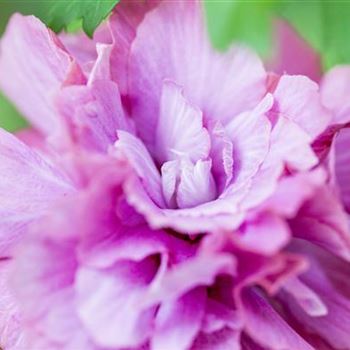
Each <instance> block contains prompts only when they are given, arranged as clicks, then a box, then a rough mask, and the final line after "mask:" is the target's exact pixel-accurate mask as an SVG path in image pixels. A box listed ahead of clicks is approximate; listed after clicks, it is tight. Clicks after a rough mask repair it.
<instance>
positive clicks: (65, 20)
mask: <svg viewBox="0 0 350 350" xmlns="http://www.w3.org/2000/svg"><path fill="white" fill-rule="evenodd" d="M118 2H119V0H70V1H68V0H47V1H46V2H45V3H43V7H42V9H41V11H40V13H38V16H39V17H40V18H41V19H42V20H43V21H44V22H45V23H46V24H47V25H48V26H49V27H50V28H51V29H53V30H54V31H55V32H60V31H61V30H62V29H67V28H71V27H72V23H73V27H74V28H75V29H76V24H78V25H79V23H80V21H82V27H83V29H84V31H85V33H86V34H87V35H89V36H90V37H91V36H92V35H93V33H94V31H95V29H96V27H97V26H98V25H99V24H100V23H101V22H102V21H103V19H105V18H106V17H107V16H108V15H109V13H110V12H111V11H112V10H113V8H114V6H115V5H116V4H117V3H118Z"/></svg>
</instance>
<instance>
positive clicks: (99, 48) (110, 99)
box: [0, 0, 350, 350]
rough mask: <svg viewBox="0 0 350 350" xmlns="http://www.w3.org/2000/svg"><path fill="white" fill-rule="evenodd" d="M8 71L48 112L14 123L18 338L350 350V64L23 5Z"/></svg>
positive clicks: (6, 153)
mask: <svg viewBox="0 0 350 350" xmlns="http://www.w3.org/2000/svg"><path fill="white" fill-rule="evenodd" d="M286 30H288V28H287V29H286ZM300 50H301V51H300V55H303V53H304V51H303V48H300ZM305 73H306V74H307V72H305ZM312 74H313V73H312ZM310 75H311V73H310ZM0 76H1V82H0V85H1V88H2V89H3V91H4V92H5V93H6V94H7V96H8V97H9V98H11V99H12V101H14V103H16V105H17V107H18V108H19V110H20V111H21V112H22V113H23V114H24V115H25V116H26V117H27V119H28V121H29V122H30V123H31V125H32V128H30V129H27V130H24V131H21V132H19V133H18V134H17V135H11V134H9V133H8V132H6V131H4V130H1V131H0V172H1V180H0V199H1V201H0V218H1V219H0V254H1V256H0V288H1V297H0V311H1V314H0V346H1V347H4V348H5V349H24V348H26V349H38V350H39V349H45V350H46V349H50V350H51V349H52V350H55V349H57V350H58V349H59V350H62V349H67V350H82V349H84V350H88V349H91V350H98V349H113V350H126V349H128V350H129V349H130V350H131V349H133V350H141V349H144V350H146V349H151V350H196V349H197V350H199V349H200V350H206V349H207V350H215V349H217V350H219V349H220V350H224V349H227V350H233V349H245V350H249V349H273V350H282V349H283V350H286V349H290V350H295V349H298V350H304V349H337V350H343V349H344V350H345V349H348V348H349V347H350V337H349V334H350V323H349V322H346V320H349V319H350V288H349V284H348V283H347V281H348V280H349V278H350V270H349V259H350V233H349V226H348V222H349V216H348V213H347V210H349V206H350V190H349V185H348V184H349V181H348V180H349V164H350V163H349V160H350V153H349V150H348V148H349V147H348V146H349V143H350V134H349V133H348V131H347V129H346V126H347V123H348V122H349V120H350V109H349V108H348V103H347V102H346V101H347V99H348V95H347V93H350V91H349V89H348V86H350V84H349V81H350V69H349V68H347V67H340V68H336V69H334V70H333V71H332V72H330V73H329V74H328V75H327V76H326V77H325V78H324V79H323V80H322V82H321V88H319V86H318V84H316V83H315V82H314V81H312V80H311V79H309V78H307V77H306V76H301V75H294V76H293V75H287V74H280V75H279V74H274V73H268V72H266V70H265V68H264V66H263V64H262V62H261V61H260V59H259V58H258V57H257V56H256V55H255V54H254V53H253V52H251V51H250V50H248V49H246V48H244V47H234V48H232V49H231V50H229V51H228V52H227V53H218V52H216V51H215V50H213V49H212V47H211V46H210V43H209V40H208V37H207V33H206V26H205V23H204V21H203V14H202V4H201V2H198V1H192V0H189V1H188V0H186V1H142V2H141V1H140V2H129V1H121V3H120V4H119V5H118V6H117V7H116V9H115V11H114V13H113V14H112V16H111V17H110V18H109V20H108V23H106V24H103V25H102V26H101V27H100V28H99V29H98V30H97V32H96V34H95V36H94V39H88V38H86V37H85V36H83V35H60V36H58V37H57V36H56V35H55V34H53V33H52V32H51V31H50V30H48V29H47V28H46V27H45V26H44V25H43V24H42V23H41V22H40V21H39V20H37V19H36V18H34V17H23V16H21V15H14V16H13V18H12V19H11V21H10V23H9V25H8V28H7V31H6V33H5V35H4V37H3V39H2V42H1V52H0Z"/></svg>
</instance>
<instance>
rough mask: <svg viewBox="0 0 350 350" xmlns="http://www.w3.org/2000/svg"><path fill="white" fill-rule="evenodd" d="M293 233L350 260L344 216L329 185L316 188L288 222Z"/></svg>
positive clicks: (347, 230) (348, 239)
mask: <svg viewBox="0 0 350 350" xmlns="http://www.w3.org/2000/svg"><path fill="white" fill-rule="evenodd" d="M290 225H291V228H292V231H293V235H294V236H295V237H298V238H302V239H305V240H307V241H309V242H312V243H314V244H316V245H319V246H321V247H323V248H324V249H326V250H328V251H330V252H332V253H333V254H335V255H338V256H340V257H342V258H344V259H346V260H350V233H349V223H348V218H347V216H346V214H345V212H344V210H343V208H342V207H341V205H340V203H339V201H338V199H337V198H336V197H335V196H334V194H333V193H332V192H331V191H330V189H329V188H327V187H323V188H320V189H319V190H318V191H317V192H316V194H315V196H314V197H312V198H311V199H310V200H308V201H307V202H305V204H304V205H303V207H302V208H301V209H300V212H299V213H298V215H297V216H296V218H295V219H293V220H291V222H290Z"/></svg>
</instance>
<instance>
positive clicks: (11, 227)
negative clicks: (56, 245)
mask: <svg viewBox="0 0 350 350" xmlns="http://www.w3.org/2000/svg"><path fill="white" fill-rule="evenodd" d="M0 173H1V179H0V216H1V221H0V232H1V238H0V252H1V253H0V254H6V253H8V249H9V248H10V246H11V245H13V244H14V243H15V242H16V241H17V240H18V239H19V238H20V237H21V235H22V234H23V233H24V232H25V230H26V227H27V225H28V224H29V223H30V222H33V221H35V220H37V219H38V218H40V216H42V215H43V214H44V213H45V212H46V210H47V209H48V207H50V206H51V205H52V204H53V203H54V201H55V200H57V199H59V198H61V197H63V196H65V195H67V194H69V193H70V192H72V191H73V186H72V184H71V183H70V181H69V180H68V179H67V178H66V177H65V176H64V175H63V174H62V173H61V172H60V171H59V170H58V169H57V168H56V167H55V166H51V165H49V163H47V162H46V161H45V160H44V159H43V158H41V157H40V156H39V155H38V154H37V153H35V152H34V151H32V150H31V149H30V148H28V147H27V146H26V145H25V144H23V143H22V142H20V141H19V140H18V139H16V137H14V136H12V135H11V134H9V133H7V132H6V131H4V130H2V131H1V130H0Z"/></svg>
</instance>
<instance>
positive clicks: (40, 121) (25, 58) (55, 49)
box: [0, 14, 83, 134]
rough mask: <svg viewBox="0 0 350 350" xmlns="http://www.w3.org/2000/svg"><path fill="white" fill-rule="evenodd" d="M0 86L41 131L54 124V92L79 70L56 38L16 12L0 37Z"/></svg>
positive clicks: (49, 129)
mask: <svg viewBox="0 0 350 350" xmlns="http://www.w3.org/2000/svg"><path fill="white" fill-rule="evenodd" d="M0 75H1V83H0V85H1V87H2V89H3V90H4V92H5V93H6V94H7V95H8V97H9V98H10V99H11V100H12V101H14V103H15V104H16V105H17V107H18V108H19V110H20V111H21V112H22V113H23V114H24V115H25V116H26V117H27V118H28V119H29V121H30V122H31V123H32V124H33V125H34V126H35V127H36V128H38V129H39V130H41V131H42V132H43V133H44V134H51V133H53V132H54V131H55V128H56V127H57V122H58V121H57V117H56V115H55V110H54V106H53V96H54V94H55V93H56V92H57V91H58V89H59V88H60V87H61V86H62V84H63V83H64V82H65V81H69V82H70V83H74V82H81V81H82V80H83V77H82V73H81V71H80V69H79V68H78V66H76V65H75V63H74V61H73V60H72V58H71V57H70V56H69V54H68V53H67V52H66V51H65V50H64V48H63V46H62V44H61V43H60V42H59V40H58V38H57V37H56V36H55V35H54V34H53V33H52V32H51V31H50V30H49V29H47V28H46V27H45V25H44V24H43V23H41V22H40V21H39V20H38V19H36V18H35V17H23V16H21V15H19V14H15V15H14V16H13V17H12V19H11V20H10V23H9V25H8V28H7V31H6V33H5V35H4V37H3V39H2V41H1V55H0Z"/></svg>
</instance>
